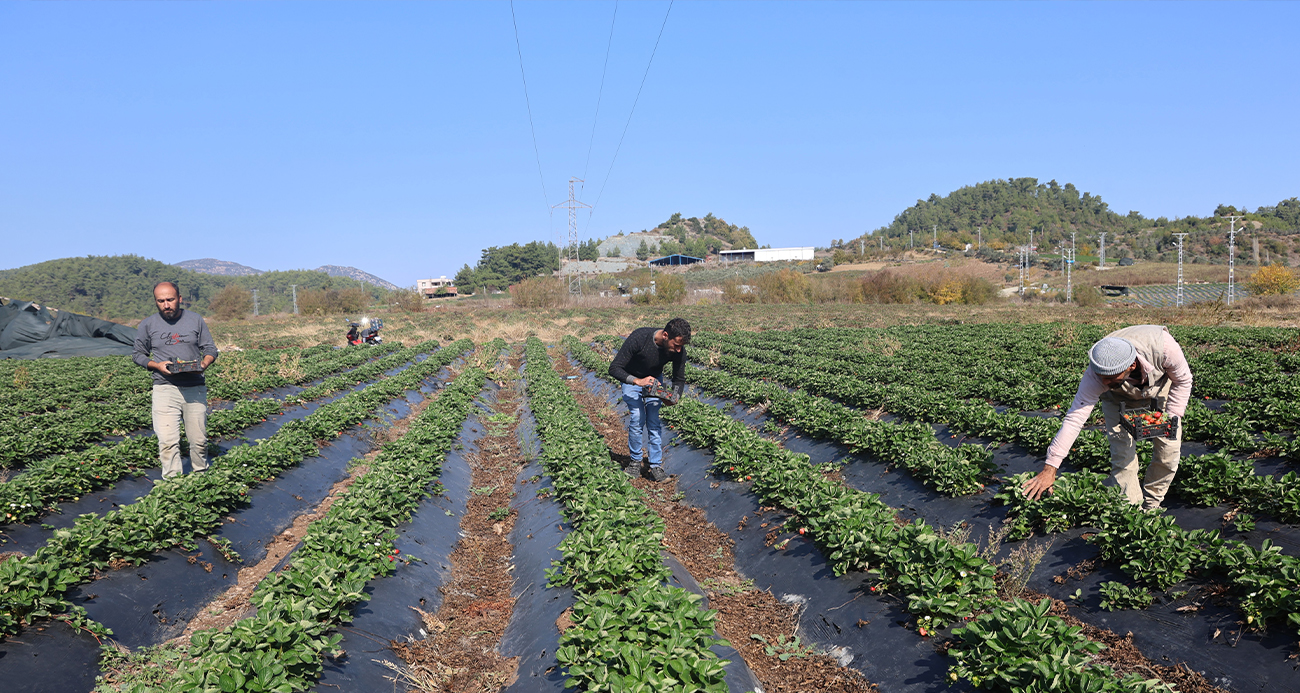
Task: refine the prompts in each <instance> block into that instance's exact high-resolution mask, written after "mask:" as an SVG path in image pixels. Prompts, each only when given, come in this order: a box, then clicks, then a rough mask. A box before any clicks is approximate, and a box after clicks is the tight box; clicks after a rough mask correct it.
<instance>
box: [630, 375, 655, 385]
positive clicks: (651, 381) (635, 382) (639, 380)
mask: <svg viewBox="0 0 1300 693" xmlns="http://www.w3.org/2000/svg"><path fill="white" fill-rule="evenodd" d="M632 384H633V385H640V386H641V387H650V386H651V385H654V384H655V379H654V378H652V377H650V376H648V375H647V376H646V377H644V378H637V379H636V380H633V381H632Z"/></svg>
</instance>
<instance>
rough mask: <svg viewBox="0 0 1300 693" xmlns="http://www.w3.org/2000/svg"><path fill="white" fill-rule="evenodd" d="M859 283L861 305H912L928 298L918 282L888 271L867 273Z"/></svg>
mask: <svg viewBox="0 0 1300 693" xmlns="http://www.w3.org/2000/svg"><path fill="white" fill-rule="evenodd" d="M861 282H862V301H863V303H914V302H916V301H917V300H920V299H924V298H927V297H928V295H927V294H926V291H925V287H923V286H922V285H921V282H920V281H918V280H917V279H914V278H912V277H905V276H902V275H899V274H895V273H893V272H890V271H889V270H880V271H878V272H868V273H867V274H864V275H863V276H862V279H861Z"/></svg>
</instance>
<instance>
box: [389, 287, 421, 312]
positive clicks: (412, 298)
mask: <svg viewBox="0 0 1300 693" xmlns="http://www.w3.org/2000/svg"><path fill="white" fill-rule="evenodd" d="M388 302H389V303H390V304H392V305H395V306H397V307H398V308H401V309H402V310H404V311H406V312H407V313H423V312H424V298H423V297H422V296H420V292H418V291H413V290H411V289H397V290H396V291H391V292H389V294H388Z"/></svg>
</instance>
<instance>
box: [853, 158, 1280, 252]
mask: <svg viewBox="0 0 1300 693" xmlns="http://www.w3.org/2000/svg"><path fill="white" fill-rule="evenodd" d="M1227 214H1240V215H1242V216H1243V217H1244V218H1243V219H1241V220H1239V221H1238V222H1237V228H1238V229H1239V230H1241V229H1245V233H1242V234H1239V235H1238V238H1237V241H1238V243H1237V251H1238V257H1239V258H1240V259H1243V260H1244V259H1248V258H1249V257H1250V254H1251V253H1252V251H1253V249H1252V245H1251V242H1252V237H1251V236H1252V234H1253V235H1254V237H1255V238H1257V239H1258V240H1259V242H1260V248H1261V251H1260V252H1261V258H1263V257H1264V256H1269V257H1271V259H1275V260H1281V261H1283V262H1285V261H1286V259H1287V257H1288V256H1289V255H1290V254H1291V253H1292V252H1293V251H1294V250H1296V246H1295V241H1296V240H1297V238H1296V236H1297V234H1300V199H1297V198H1294V197H1292V198H1290V199H1287V200H1283V201H1281V202H1279V203H1278V204H1277V205H1274V206H1271V207H1260V208H1258V209H1256V210H1255V211H1254V212H1248V211H1246V210H1245V209H1241V210H1238V209H1237V208H1236V207H1233V206H1230V205H1219V206H1218V207H1217V208H1216V209H1215V210H1214V211H1213V213H1211V214H1209V215H1207V216H1205V217H1194V216H1192V217H1184V218H1181V219H1173V220H1170V219H1167V218H1165V217H1159V218H1157V219H1148V218H1146V217H1144V216H1143V215H1142V214H1141V213H1139V212H1136V211H1131V212H1129V213H1127V214H1123V215H1121V214H1118V213H1116V212H1115V211H1113V210H1111V209H1110V207H1109V205H1107V204H1106V203H1105V202H1104V201H1103V200H1102V199H1101V197H1100V196H1097V195H1093V194H1091V193H1087V192H1082V193H1081V192H1080V191H1079V189H1078V188H1076V187H1075V186H1074V185H1073V184H1071V183H1066V184H1065V185H1064V186H1062V185H1060V184H1058V183H1057V182H1056V181H1055V180H1053V181H1049V182H1047V183H1039V182H1038V180H1037V179H1036V178H1012V179H1009V180H992V181H986V182H983V183H979V184H976V185H971V186H966V187H964V188H961V189H959V190H955V191H953V192H951V193H949V194H948V195H946V196H944V197H940V196H939V195H937V194H934V195H930V197H929V198H928V199H925V200H917V201H916V204H915V205H913V206H911V207H908V208H907V209H905V210H903V212H902V213H900V214H899V215H898V216H896V217H894V221H893V223H891V224H889V225H888V226H884V227H881V228H879V229H876V230H875V231H872V232H870V233H869V234H865V235H863V236H862V237H860V238H854V239H851V240H847V241H843V240H839V241H833V242H832V246H834V247H843V248H844V249H845V250H848V251H854V250H858V249H859V248H862V247H872V246H874V247H875V248H877V249H878V248H879V247H880V241H881V237H882V236H883V237H884V244H885V247H886V249H893V250H900V249H903V248H905V247H908V245H909V243H910V242H914V243H915V246H916V247H918V248H929V247H930V245H931V243H932V241H933V239H934V234H935V231H936V230H937V233H938V242H939V245H940V246H941V247H943V248H950V249H952V248H956V249H961V248H964V247H965V244H967V243H970V244H972V245H982V246H983V247H985V248H987V249H989V250H990V251H999V250H1008V249H1012V248H1014V247H1016V246H1019V245H1023V244H1025V243H1026V242H1028V240H1029V232H1030V231H1033V232H1034V245H1035V246H1036V247H1037V248H1038V249H1039V251H1040V252H1047V251H1049V250H1050V249H1051V248H1053V247H1055V246H1056V245H1058V244H1059V243H1060V242H1061V241H1062V240H1068V239H1069V238H1070V234H1071V233H1074V234H1076V241H1077V243H1078V244H1079V252H1080V254H1081V255H1091V254H1094V253H1095V252H1096V249H1097V245H1098V235H1099V234H1100V233H1103V232H1104V233H1106V234H1107V235H1106V255H1107V257H1108V258H1122V257H1136V258H1139V259H1145V260H1171V259H1177V238H1176V237H1175V236H1174V234H1176V233H1188V234H1189V236H1188V237H1187V240H1186V245H1185V256H1186V258H1187V260H1188V261H1192V262H1226V260H1227V252H1228V248H1227V240H1228V239H1227V237H1228V234H1227V230H1228V221H1227V220H1226V219H1223V218H1222V217H1223V216H1224V215H1227ZM909 232H911V233H912V234H914V241H912V240H911V239H909ZM981 239H982V240H981ZM859 240H861V241H862V244H861V245H859Z"/></svg>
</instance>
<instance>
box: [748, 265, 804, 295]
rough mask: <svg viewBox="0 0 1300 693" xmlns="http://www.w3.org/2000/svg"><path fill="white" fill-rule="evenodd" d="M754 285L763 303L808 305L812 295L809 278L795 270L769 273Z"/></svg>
mask: <svg viewBox="0 0 1300 693" xmlns="http://www.w3.org/2000/svg"><path fill="white" fill-rule="evenodd" d="M754 283H755V284H756V285H757V287H758V296H759V300H761V301H762V302H763V303H807V302H808V298H809V295H810V291H809V288H810V287H809V282H808V277H806V276H804V275H803V274H802V273H800V272H796V271H794V270H788V269H784V270H779V271H776V272H768V273H766V274H763V275H761V276H759V277H758V279H757V280H755V282H754Z"/></svg>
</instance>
